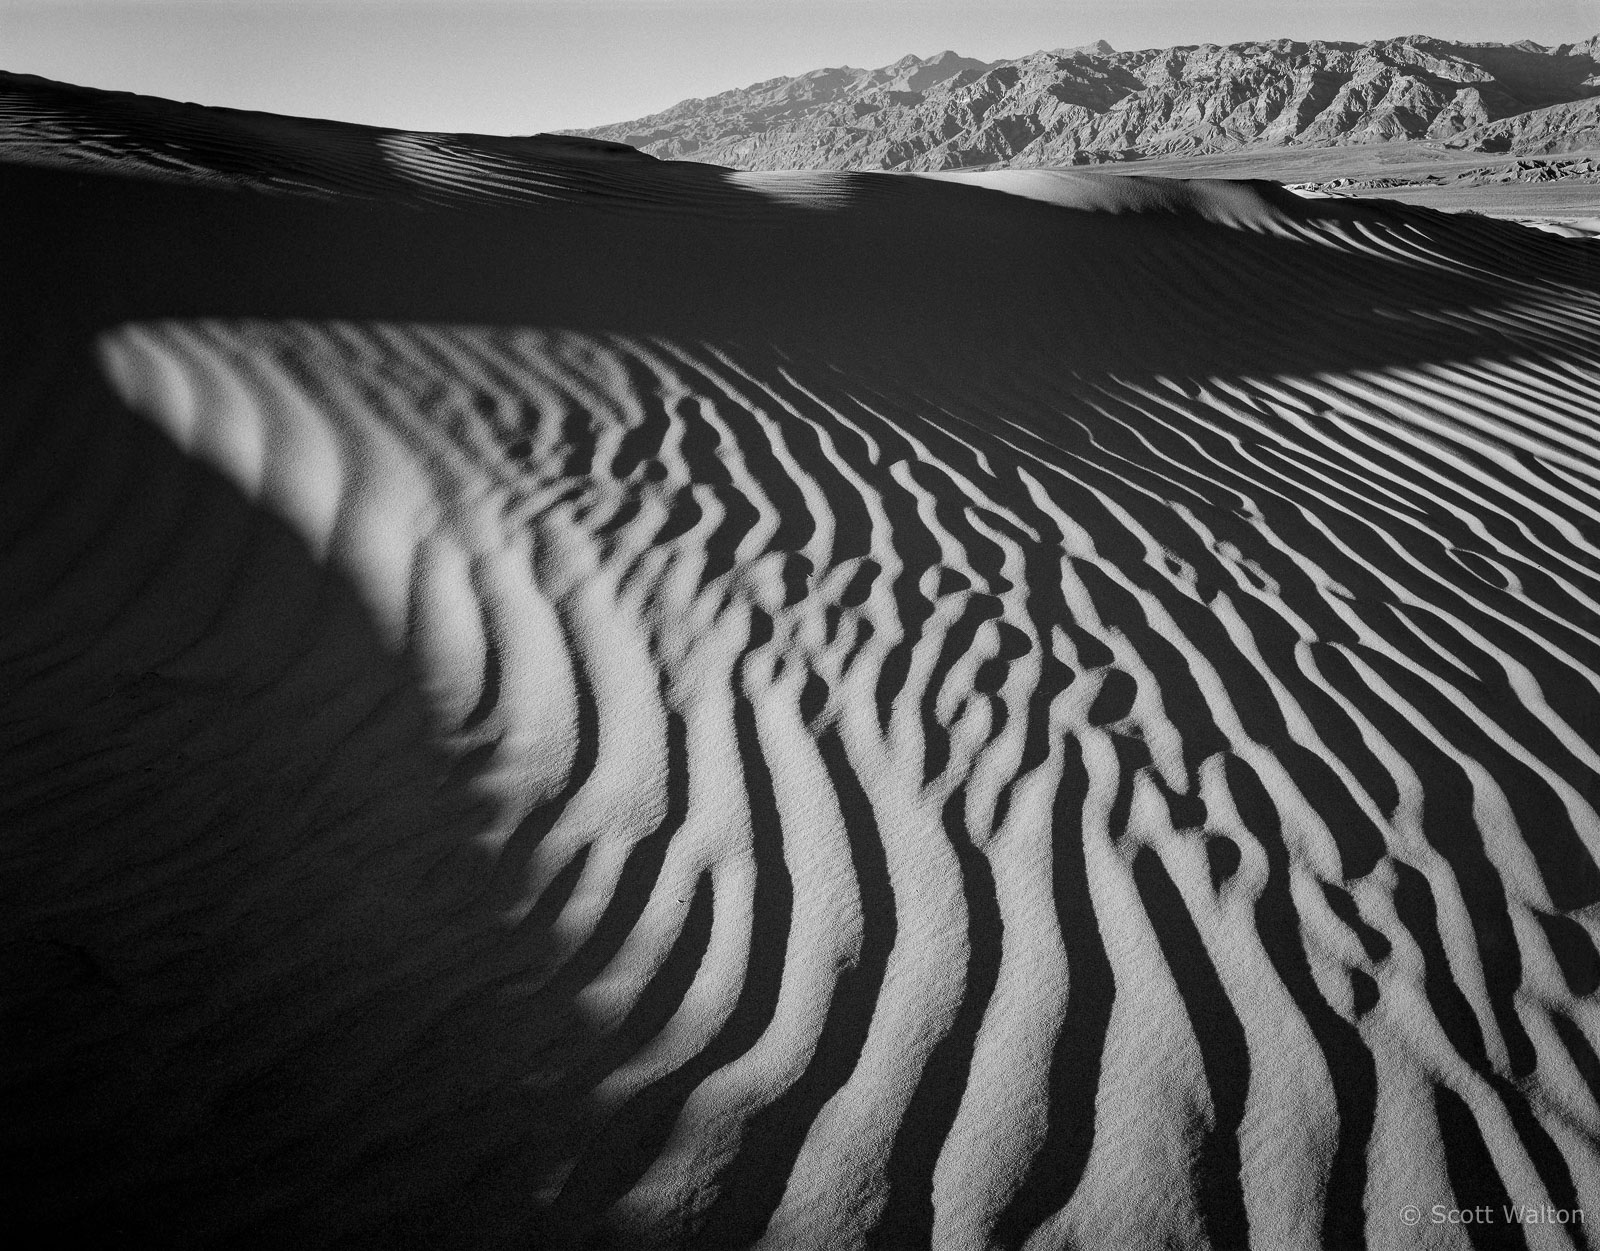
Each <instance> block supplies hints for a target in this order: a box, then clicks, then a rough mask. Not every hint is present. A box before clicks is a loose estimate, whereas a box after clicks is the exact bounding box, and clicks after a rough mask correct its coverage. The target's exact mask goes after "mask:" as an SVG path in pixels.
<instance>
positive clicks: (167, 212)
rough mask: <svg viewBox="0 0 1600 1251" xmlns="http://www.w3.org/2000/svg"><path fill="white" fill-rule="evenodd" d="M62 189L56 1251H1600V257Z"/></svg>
mask: <svg viewBox="0 0 1600 1251" xmlns="http://www.w3.org/2000/svg"><path fill="white" fill-rule="evenodd" d="M0 162H3V163H0V197H3V203H4V205H5V209H4V212H5V214H6V216H7V219H8V220H9V222H10V226H9V228H8V230H7V231H6V235H5V243H4V248H3V256H0V289H3V290H4V291H5V293H6V296H7V298H6V301H5V305H4V309H3V312H0V326H3V329H0V395H3V397H4V401H3V404H0V586H4V587H5V588H6V591H5V593H4V595H3V596H0V690H3V691H4V692H5V695H4V698H3V702H0V830H3V831H4V833H3V834H0V868H3V873H0V1002H3V1003H4V1004H5V1006H6V1013H5V1020H6V1032H5V1034H4V1035H3V1040H0V1083H3V1086H4V1100H5V1103H6V1105H7V1106H8V1107H9V1108H10V1109H12V1110H11V1111H10V1112H9V1113H8V1114H7V1116H6V1117H5V1119H4V1122H3V1123H0V1143H3V1144H4V1146H3V1149H4V1152H5V1153H6V1156H7V1158H8V1159H9V1161H10V1163H9V1165H8V1167H9V1168H10V1169H11V1170H12V1172H13V1175H14V1176H17V1177H20V1178H21V1179H22V1181H23V1185H22V1187H21V1189H20V1198H19V1200H18V1201H17V1206H16V1216H17V1219H18V1220H19V1221H21V1222H24V1223H26V1222H37V1223H40V1224H42V1225H43V1226H44V1227H45V1228H48V1229H50V1230H52V1231H54V1232H55V1233H58V1234H61V1235H63V1236H67V1235H73V1234H75V1235H78V1236H85V1235H87V1236H92V1237H94V1238H97V1239H110V1238H113V1237H126V1236H131V1235H139V1234H148V1233H151V1232H152V1231H153V1232H155V1233H156V1234H158V1235H159V1236H160V1237H161V1238H163V1239H164V1240H166V1241H167V1242H168V1243H169V1244H170V1245H174V1246H195V1245H206V1246H226V1247H230V1248H232V1247H246V1246H261V1247H290V1246H292V1247H311V1246H335V1245H338V1246H361V1247H374V1248H377V1247H384V1248H388V1247H402V1246H418V1247H420V1246H448V1247H495V1248H498V1247H506V1248H510V1247H539V1248H545V1247H550V1248H562V1247H613V1246H615V1247H652V1248H657V1247H660V1248H666V1247H682V1248H720V1247H741V1248H742V1247H752V1246H761V1247H763V1248H770V1249H772V1251H789V1249H791V1248H796V1249H798V1248H816V1249H817V1251H832V1249H834V1248H846V1247H873V1248H924V1247H938V1248H950V1249H959V1251H965V1249H966V1248H990V1247H1005V1248H1012V1247H1022V1246H1024V1245H1026V1246H1027V1247H1029V1248H1067V1247H1104V1248H1116V1249H1119V1251H1120V1249H1122V1248H1138V1247H1164V1246H1173V1245H1177V1246H1185V1247H1188V1246H1194V1247H1202V1246H1207V1245H1210V1246H1215V1247H1234V1246H1244V1245H1252V1246H1257V1247H1262V1248H1273V1249H1277V1248H1293V1247H1305V1248H1315V1247H1321V1246H1360V1245H1367V1246H1371V1247H1375V1248H1377V1247H1394V1248H1406V1247H1413V1246H1421V1245H1436V1246H1465V1245H1467V1239H1468V1227H1467V1226H1463V1225H1459V1224H1456V1225H1452V1224H1448V1223H1445V1224H1435V1223H1434V1222H1433V1220H1432V1219H1431V1214H1432V1213H1433V1211H1434V1209H1435V1205H1442V1207H1443V1208H1444V1209H1471V1208H1475V1207H1477V1206H1479V1205H1490V1206H1491V1207H1492V1208H1494V1209H1495V1211H1496V1213H1498V1212H1499V1211H1500V1210H1501V1209H1502V1208H1503V1206H1505V1205H1516V1206H1518V1207H1530V1206H1531V1207H1536V1208H1537V1207H1547V1208H1552V1209H1556V1210H1562V1211H1569V1212H1570V1211H1572V1210H1579V1209H1581V1210H1585V1211H1586V1212H1587V1213H1588V1214H1591V1215H1592V1216H1593V1217H1594V1220H1595V1221H1600V1154H1597V1151H1596V1142H1597V1134H1600V1104H1597V1098H1600V1058H1597V1054H1596V1052H1597V1048H1600V1005H1597V1003H1596V1000H1595V991H1596V990H1597V988H1600V956H1597V954H1596V947H1595V942H1596V940H1597V939H1600V913H1597V911H1596V909H1595V905H1596V903H1597V902H1600V868H1597V863H1596V857H1597V855H1600V813H1597V811H1596V806H1595V805H1596V801H1597V797H1600V790H1597V783H1600V754H1597V748H1600V714H1597V709H1600V611H1597V605H1600V563H1597V562H1600V489H1597V488H1600V456H1597V431H1600V424H1597V422H1600V354H1597V350H1596V343H1597V338H1596V334H1597V330H1600V299H1597V294H1600V245H1596V244H1595V243H1593V242H1592V241H1590V240H1586V239H1579V238H1563V237H1558V236H1554V235H1550V234H1542V233H1539V232H1536V231H1533V230H1528V229H1525V228H1523V227H1520V226H1516V225H1511V224H1507V223H1501V222H1495V221H1491V220H1487V219H1479V218H1464V217H1449V216H1445V215H1441V214H1436V213H1433V212H1430V211H1428V210H1425V209H1420V208H1414V207H1409V206H1404V205H1398V204H1393V203H1386V202H1382V201H1363V202H1344V201H1332V200H1323V201H1304V200H1298V199H1296V198H1295V197H1293V196H1291V195H1288V194H1287V193H1284V192H1282V191H1281V190H1280V189H1278V188H1277V187H1275V186H1274V185H1272V184H1266V183H1210V182H1194V183H1173V182H1164V181H1161V180H1139V179H1128V178H1112V177H1102V176H1096V175H1083V174H1070V173H1047V172H1029V173H1025V174H1022V173H1019V174H1016V175H1006V174H999V175H984V176H975V177H965V178H963V177H940V178H904V177H895V176H891V175H865V174H858V175H849V174H826V175H823V174H796V175H783V174H772V175H751V174H732V173H730V172H728V171H720V170H716V169H712V168H709V167H704V166H678V165H672V164H666V163H657V162H652V161H649V160H646V159H643V158H637V157H632V156H629V155H628V154H627V153H626V152H619V151H616V150H610V149H599V148H591V147H586V146H584V145H582V144H577V143H573V142H571V141H564V140H555V139H549V138H535V139H528V140H507V139H494V140H491V139H476V138H473V137H462V136H430V135H406V134H397V133H391V132H381V131H371V130H364V129H362V128H359V127H346V126H338V125H335V124H332V123H304V122H297V121H294V120H291V119H279V118H269V117H264V116H262V115H250V114H230V113H227V112H226V111H221V110H199V109H193V108H188V107H183V106H174V105H167V104H165V103H164V102H156V101H147V100H140V99H138V98H135V97H119V96H113V95H107V94H98V93H88V92H79V91H76V90H75V89H70V88H61V87H57V86H53V85H49V84H44V83H41V82H40V81H39V80H29V79H24V78H17V77H12V78H0ZM1407 1205H1414V1206H1415V1207H1416V1208H1417V1209H1418V1210H1419V1211H1420V1212H1421V1213H1422V1214H1423V1217H1424V1218H1423V1221H1422V1223H1421V1225H1420V1226H1417V1227H1411V1226H1408V1225H1407V1224H1405V1223H1404V1221H1403V1220H1402V1211H1403V1209H1404V1208H1405V1207H1406V1206H1407ZM1593 1228H1595V1227H1594V1226H1593V1225H1590V1226H1575V1225H1573V1224H1571V1223H1566V1224H1562V1223H1559V1222H1546V1223H1543V1224H1539V1225H1521V1224H1515V1225H1510V1224H1507V1223H1506V1221H1504V1220H1500V1219H1498V1217H1497V1224H1496V1227H1495V1229H1494V1230H1493V1231H1491V1232H1493V1233H1494V1234H1496V1235H1502V1234H1508V1233H1509V1234H1511V1235H1513V1236H1514V1237H1520V1238H1523V1239H1525V1241H1526V1245H1529V1246H1534V1247H1545V1246H1549V1247H1557V1246H1572V1245H1577V1246H1585V1245H1590V1243H1591V1242H1592V1241H1595V1240H1596V1238H1597V1235H1596V1234H1594V1233H1592V1232H1590V1230H1592V1229H1593ZM1476 1232H1477V1233H1479V1234H1480V1235H1481V1234H1482V1233H1483V1232H1484V1230H1483V1228H1482V1227H1480V1228H1479V1229H1478V1230H1477V1231H1476Z"/></svg>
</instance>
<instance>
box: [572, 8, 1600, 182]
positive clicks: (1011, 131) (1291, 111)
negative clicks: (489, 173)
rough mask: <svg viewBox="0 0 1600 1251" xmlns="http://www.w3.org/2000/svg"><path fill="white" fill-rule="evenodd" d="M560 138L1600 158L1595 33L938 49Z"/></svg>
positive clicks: (718, 147)
mask: <svg viewBox="0 0 1600 1251" xmlns="http://www.w3.org/2000/svg"><path fill="white" fill-rule="evenodd" d="M569 133H572V134H581V135H585V136H588V137H592V138H597V139H605V140H611V141H616V142H621V143H625V144H629V145H631V146H633V147H636V148H640V149H642V150H643V151H645V152H648V153H650V154H651V155H654V156H659V157H665V158H671V159H678V160H694V161H706V162H710V163H713V164H718V165H728V166H735V167H738V168H743V169H752V170H770V169H796V168H809V169H895V170H908V171H910V170H940V169H970V168H975V167H985V166H988V167H1001V166H1010V167H1038V166H1061V165H1095V164H1100V163H1104V162H1112V161H1130V160H1138V159H1141V158H1147V157H1157V156H1190V155H1203V154H1208V153H1216V152H1229V151H1237V150H1241V149H1247V148H1270V147H1286V146H1294V147H1333V146H1348V145H1359V144H1382V143H1389V142H1394V141H1408V140H1409V141H1421V142H1423V143H1428V144H1432V145H1438V146H1441V147H1448V148H1456V149H1463V150H1466V151H1482V152H1493V153H1510V154H1512V155H1518V156H1526V155H1549V154H1553V153H1562V152H1576V151H1583V150H1588V149H1592V148H1600V36H1595V37H1594V38H1591V39H1588V40H1585V41H1584V42H1582V43H1575V44H1562V45H1560V46H1557V47H1553V48H1552V47H1545V46H1543V45H1540V44H1536V43H1531V42H1528V41H1522V42H1519V43H1514V44H1499V43H1458V42H1452V41H1449V40H1443V39H1435V38H1431V37H1428V36H1420V35H1419V36H1407V37H1404V38H1397V39H1387V40H1380V41H1373V42H1369V43H1334V42H1324V41H1320V40H1312V41H1309V42H1301V41H1295V40H1288V39H1282V40H1276V41H1271V42H1261V43H1236V44H1230V45H1227V46H1225V47H1224V46H1218V45H1215V44H1200V45H1198V46H1185V47H1174V48H1161V49H1152V50H1146V51H1141V52H1118V51H1116V50H1115V49H1113V48H1112V47H1111V46H1110V45H1109V44H1107V43H1105V42H1104V41H1100V42H1098V43H1095V44H1091V45H1088V46H1085V47H1080V48H1069V49H1057V50H1055V51H1049V52H1035V53H1033V54H1031V55H1029V56H1024V57H1020V58H1018V59H1016V60H1009V61H997V62H985V61H978V60H973V59H971V58H969V57H963V56H959V55H957V54H956V53H954V52H941V53H939V54H938V55H936V56H931V57H927V58H920V57H916V56H907V57H903V58H901V59H900V60H898V61H896V62H895V63H894V64H893V65H888V66H885V67H883V68H881V69H872V70H861V69H851V68H848V67H845V68H837V69H820V70H814V71H812V72H810V73H807V74H801V75H799V76H798V77H793V78H774V79H769V80H768V81H766V82H760V83H756V84H754V85H753V86H750V87H745V88H743V89H740V90H735V91H725V92H723V93H722V94H720V95H716V96H711V97H709V98H707V99H695V100H685V101H683V102H682V103H680V104H676V105H674V106H673V107H672V108H670V109H667V110H665V111H664V112H661V113H656V114H653V115H652V116H650V117H645V118H640V119H638V120H636V121H631V122H620V123H616V124H613V125H607V126H599V127H595V128H592V129H588V130H581V131H572V132H569Z"/></svg>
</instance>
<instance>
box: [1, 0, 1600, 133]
mask: <svg viewBox="0 0 1600 1251" xmlns="http://www.w3.org/2000/svg"><path fill="white" fill-rule="evenodd" d="M1418 33H1420V34H1430V35H1437V36H1440V37H1443V38H1451V39H1460V40H1486V39H1490V40H1502V41H1511V40H1515V39H1533V40H1535V41H1537V42H1539V43H1544V44H1558V43H1571V42H1576V41H1578V40H1581V39H1586V38H1588V37H1589V36H1591V35H1595V34H1600V0H1410V2H1407V3H1402V2H1398V0H1332V2H1326V3H1325V2H1320V0H1077V2H1075V0H1055V2H1053V3H1052V2H1050V0H88V2H85V0H0V69H5V70H11V71H16V72H21V73H30V74H41V75H44V76H45V77H48V78H56V79H62V80H64V81H67V82H75V83H79V84H82V85H85V86H93V87H107V88H114V89H118V90H124V91H138V92H142V93H145V94H147V95H159V96H166V97H168V98H172V99H179V100H194V101H198V102H200V103H203V104H224V105H231V106H234V107H237V108H252V109H263V110H266V111H269V112H275V113H291V114H297V115H300V116H308V117H331V118H339V119H343V120H346V121H358V122H370V123H374V124H378V125H385V126H398V127H405V128H409V129H418V130H445V131H478V132H482V133H487V134H529V133H532V132H534V131H539V130H557V129H564V128H573V127H579V126H595V125H600V124H603V123H606V122H617V121H628V120H632V119H633V118H635V117H640V116H643V115H645V114H648V113H653V112H656V111H658V110H660V109H663V108H666V107H667V106H668V105H671V104H675V103H676V102H677V101H679V100H682V99H685V98H687V97H690V96H705V95H714V94H715V93H717V92H719V91H725V90H727V89H729V88H732V87H743V86H747V85H748V84H750V83H752V82H758V81H760V80H762V79H766V78H774V77H777V76H778V75H782V74H798V73H803V72H805V71H806V70H812V69H820V68H822V67H824V66H836V65H854V66H859V67H867V66H878V65H886V64H888V63H889V62H891V61H894V60H897V59H898V58H899V57H901V56H904V55H905V54H906V53H908V52H912V53H916V54H918V55H920V56H927V55H930V54H932V53H935V52H939V51H942V50H944V49H946V48H951V49H954V50H955V51H957V52H960V53H962V54H963V55H966V56H975V57H981V58H983V59H984V60H998V59H1000V58H1002V57H1015V56H1021V55H1023V54H1025V53H1028V52H1034V51H1037V50H1039V49H1041V48H1059V47H1070V46H1074V45H1078V44H1084V43H1090V42H1092V41H1094V40H1096V39H1105V40H1107V41H1108V42H1109V43H1111V44H1112V45H1113V46H1115V47H1117V48H1120V49H1135V48H1149V47H1165V46H1168V45H1171V44H1179V43H1202V42H1211V43H1231V42H1235V41H1238V40H1243V39H1271V38H1285V37H1287V38H1295V39H1316V38H1320V39H1347V40H1359V39H1371V38H1382V37H1387V36H1393V35H1400V34H1418Z"/></svg>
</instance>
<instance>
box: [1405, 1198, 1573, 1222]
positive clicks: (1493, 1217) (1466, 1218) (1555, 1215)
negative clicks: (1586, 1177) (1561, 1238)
mask: <svg viewBox="0 0 1600 1251" xmlns="http://www.w3.org/2000/svg"><path fill="white" fill-rule="evenodd" d="M1400 1220H1401V1221H1402V1223H1404V1224H1406V1225H1582V1224H1585V1223H1586V1222H1585V1220H1584V1215H1583V1209H1582V1208H1558V1207H1554V1206H1552V1205H1551V1204H1548V1203H1545V1204H1540V1205H1532V1204H1530V1205H1527V1206H1523V1207H1517V1206H1513V1205H1509V1204H1503V1205H1501V1206H1499V1207H1493V1206H1491V1205H1489V1204H1487V1203H1484V1204H1480V1205H1479V1206H1477V1207H1475V1208H1453V1207H1451V1206H1450V1205H1449V1204H1447V1203H1435V1204H1434V1205H1433V1206H1432V1207H1431V1208H1419V1207H1417V1206H1416V1204H1414V1203H1413V1204H1407V1205H1406V1206H1405V1207H1403V1208H1401V1209H1400Z"/></svg>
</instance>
